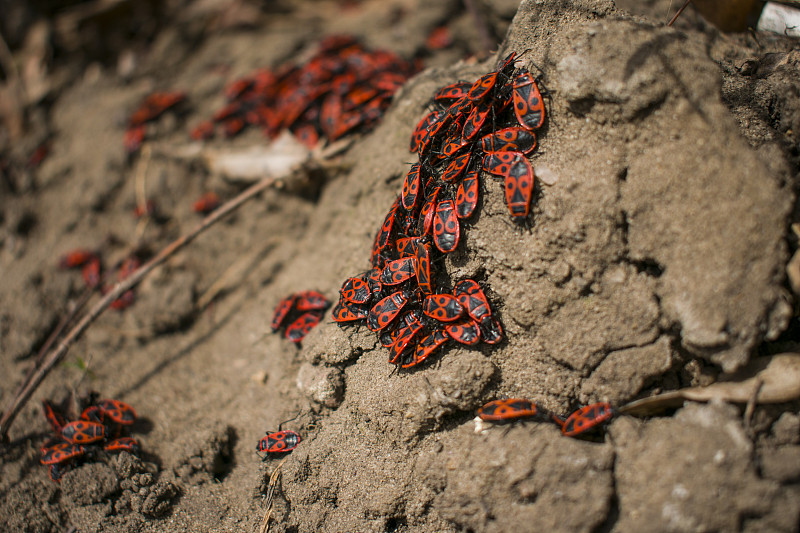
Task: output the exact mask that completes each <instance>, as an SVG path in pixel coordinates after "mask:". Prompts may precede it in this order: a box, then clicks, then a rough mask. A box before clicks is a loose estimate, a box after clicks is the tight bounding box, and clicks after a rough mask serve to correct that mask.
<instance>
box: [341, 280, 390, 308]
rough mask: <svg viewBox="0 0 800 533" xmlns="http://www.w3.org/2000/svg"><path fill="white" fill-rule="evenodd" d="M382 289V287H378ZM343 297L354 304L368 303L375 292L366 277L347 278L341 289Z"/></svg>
mask: <svg viewBox="0 0 800 533" xmlns="http://www.w3.org/2000/svg"><path fill="white" fill-rule="evenodd" d="M378 290H380V288H378ZM339 294H341V296H342V299H344V300H345V301H348V302H350V303H354V304H364V303H367V302H368V301H369V299H370V296H372V294H373V292H372V290H371V289H370V285H369V283H367V282H366V281H365V280H364V278H347V280H345V282H344V284H343V285H342V288H341V289H340V290H339Z"/></svg>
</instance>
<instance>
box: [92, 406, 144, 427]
mask: <svg viewBox="0 0 800 533" xmlns="http://www.w3.org/2000/svg"><path fill="white" fill-rule="evenodd" d="M95 406H96V407H97V408H98V409H99V410H100V411H102V413H103V417H104V418H109V419H111V420H113V421H114V422H116V423H117V424H122V425H123V426H129V425H131V424H133V423H134V422H136V411H134V409H133V407H131V406H130V405H128V404H127V403H125V402H121V401H119V400H100V401H99V402H97V403H96V404H95ZM85 412H86V410H84V413H85ZM81 418H83V416H81ZM84 420H86V419H84Z"/></svg>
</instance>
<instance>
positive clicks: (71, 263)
mask: <svg viewBox="0 0 800 533" xmlns="http://www.w3.org/2000/svg"><path fill="white" fill-rule="evenodd" d="M95 258H97V254H96V253H95V252H94V251H92V250H83V249H78V250H72V251H71V252H67V253H66V254H64V255H62V256H61V258H60V259H59V260H58V268H61V269H65V270H66V269H68V268H79V267H82V266H84V265H86V264H87V263H89V262H90V261H91V260H92V259H95Z"/></svg>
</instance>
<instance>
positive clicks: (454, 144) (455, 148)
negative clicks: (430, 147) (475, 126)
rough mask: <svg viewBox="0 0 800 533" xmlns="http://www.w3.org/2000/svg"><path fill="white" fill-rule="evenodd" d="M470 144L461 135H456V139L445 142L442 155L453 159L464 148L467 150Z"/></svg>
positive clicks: (452, 138)
mask: <svg viewBox="0 0 800 533" xmlns="http://www.w3.org/2000/svg"><path fill="white" fill-rule="evenodd" d="M470 144H472V143H471V142H470V141H469V140H468V139H462V138H461V135H460V134H459V135H456V136H455V137H451V138H450V139H448V140H447V141H445V143H444V145H443V146H442V155H443V156H444V157H452V156H453V155H455V154H456V153H457V152H459V151H460V150H461V149H462V148H465V147H467V146H469V145H470Z"/></svg>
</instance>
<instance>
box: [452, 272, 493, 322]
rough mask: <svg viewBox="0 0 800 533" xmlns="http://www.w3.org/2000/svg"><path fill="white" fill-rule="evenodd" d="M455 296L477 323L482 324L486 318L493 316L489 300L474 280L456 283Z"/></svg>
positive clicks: (463, 280)
mask: <svg viewBox="0 0 800 533" xmlns="http://www.w3.org/2000/svg"><path fill="white" fill-rule="evenodd" d="M453 295H455V297H456V299H457V300H458V302H459V303H460V304H461V306H462V307H463V308H464V309H466V311H467V314H469V316H470V318H472V320H474V321H475V322H477V323H480V322H481V321H482V320H483V319H484V318H485V317H488V316H491V314H492V310H491V307H489V300H488V299H487V298H486V295H485V294H484V293H483V290H481V286H480V285H478V283H477V282H475V281H474V280H471V279H462V280H461V281H459V282H458V283H456V284H455V286H454V287H453Z"/></svg>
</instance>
